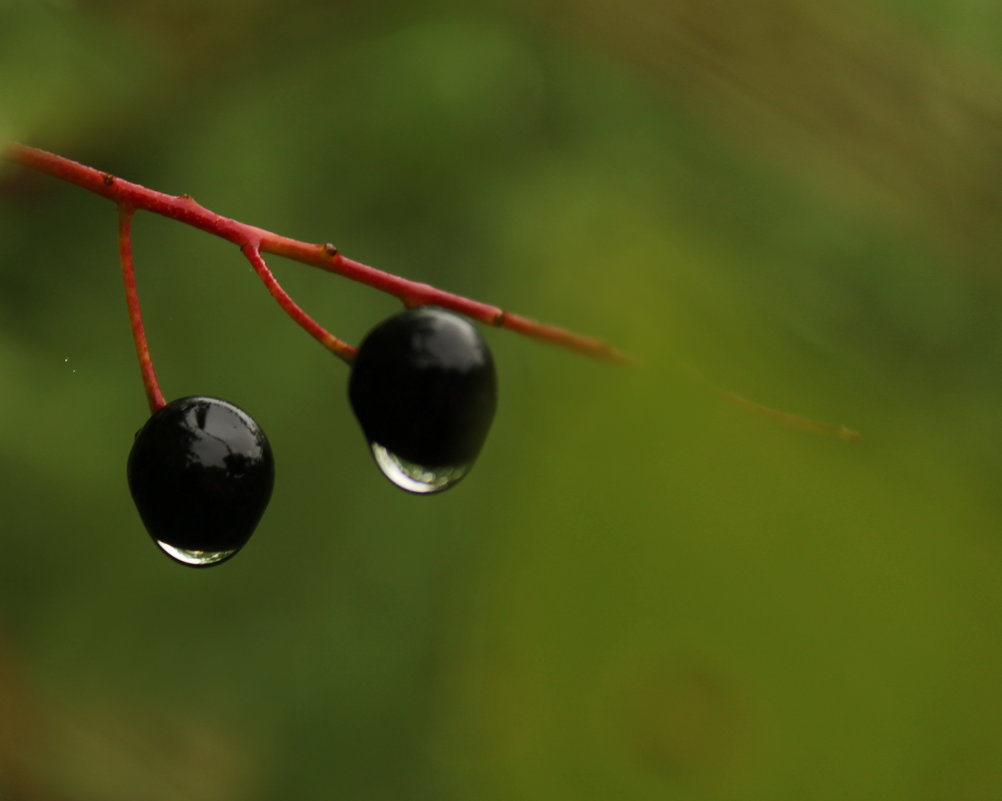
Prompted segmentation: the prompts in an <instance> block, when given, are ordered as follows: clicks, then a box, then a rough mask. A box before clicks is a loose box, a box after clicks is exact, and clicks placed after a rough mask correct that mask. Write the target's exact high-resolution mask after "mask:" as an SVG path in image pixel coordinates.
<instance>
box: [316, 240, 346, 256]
mask: <svg viewBox="0 0 1002 801" xmlns="http://www.w3.org/2000/svg"><path fill="white" fill-rule="evenodd" d="M320 249H321V250H322V251H323V252H324V253H326V254H327V255H328V256H330V257H331V258H332V259H333V258H335V257H336V256H340V255H341V254H340V252H339V251H338V249H337V248H336V247H334V246H333V245H332V244H331V243H330V242H325V243H324V244H323V245H321V246H320Z"/></svg>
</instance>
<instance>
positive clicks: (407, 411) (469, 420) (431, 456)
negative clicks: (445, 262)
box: [348, 306, 497, 492]
mask: <svg viewBox="0 0 1002 801" xmlns="http://www.w3.org/2000/svg"><path fill="white" fill-rule="evenodd" d="M348 394H349V399H350V401H351V407H352V409H353V410H354V412H355V416H356V417H357V418H358V421H359V423H360V424H361V426H362V431H363V433H364V434H365V436H366V438H367V439H368V440H369V442H370V444H371V445H372V446H373V452H374V453H376V454H377V462H380V457H379V452H380V449H385V451H388V452H389V453H390V454H391V455H392V456H393V457H395V459H396V461H397V462H399V461H400V460H402V461H403V462H404V463H405V464H406V469H407V470H408V471H410V472H411V473H412V474H413V475H417V473H414V472H413V471H414V470H417V471H423V472H421V475H425V474H427V475H438V474H441V475H446V473H447V471H449V470H454V471H455V472H454V473H452V474H451V475H452V476H453V477H452V478H450V479H448V480H444V481H442V482H440V483H438V484H427V483H426V482H425V484H421V485H419V486H417V487H415V486H408V485H406V484H405V483H402V482H399V481H398V482H396V483H398V484H400V486H403V487H404V488H405V489H410V490H411V491H414V492H429V491H436V490H438V489H444V488H445V487H446V486H450V485H451V484H453V483H455V481H456V480H458V478H459V477H461V476H462V475H464V474H465V472H466V469H468V467H469V466H470V465H471V464H472V463H473V461H474V460H475V459H476V458H477V455H478V454H479V453H480V449H481V448H482V447H483V444H484V440H485V439H486V438H487V431H488V429H489V428H490V425H491V420H492V419H493V418H494V410H495V408H496V406H497V378H496V375H495V372H494V360H493V358H492V357H491V353H490V350H489V349H488V347H487V344H486V343H485V342H484V340H483V339H482V338H481V336H480V334H479V333H477V330H476V328H474V327H473V325H472V324H471V323H470V322H469V321H468V320H466V319H465V318H463V317H459V316H457V315H455V314H452V313H450V312H447V311H445V310H443V309H439V308H435V307H429V306H422V307H418V308H415V309H410V310H408V311H405V312H401V313H400V314H397V315H395V316H393V317H391V318H389V319H388V320H386V321H384V322H383V323H381V324H380V325H378V326H377V327H376V328H374V329H373V330H372V331H370V332H369V334H368V335H367V336H366V337H365V339H364V340H363V341H362V344H361V345H360V346H359V349H358V354H357V355H356V357H355V363H354V365H353V367H352V371H351V380H350V382H349V384H348ZM408 463H409V464H408ZM380 466H381V467H384V465H383V463H382V462H380ZM442 471H446V472H442ZM384 472H387V471H386V469H385V467H384ZM387 475H388V476H389V475H390V474H389V473H387ZM390 477H391V479H392V476H390ZM422 481H423V479H422Z"/></svg>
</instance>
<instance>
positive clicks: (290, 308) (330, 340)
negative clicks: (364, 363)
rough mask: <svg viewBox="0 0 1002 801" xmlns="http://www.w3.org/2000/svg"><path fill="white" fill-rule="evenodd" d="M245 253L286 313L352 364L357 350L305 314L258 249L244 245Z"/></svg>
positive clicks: (318, 340)
mask: <svg viewBox="0 0 1002 801" xmlns="http://www.w3.org/2000/svg"><path fill="white" fill-rule="evenodd" d="M243 251H244V255H245V256H246V257H247V260H248V261H249V262H250V263H251V267H253V268H254V272H256V273H257V274H258V276H259V277H260V279H261V280H262V281H263V282H264V285H265V286H266V287H267V288H268V291H269V292H270V293H271V294H272V297H274V298H275V300H277V301H278V305H279V306H281V307H282V308H283V309H284V310H285V313H286V314H288V315H289V316H290V317H291V318H292V319H293V320H295V321H296V322H297V323H299V325H300V326H301V327H302V328H303V329H305V330H306V332H307V333H308V334H309V335H310V336H311V337H313V338H314V339H315V340H317V342H319V343H320V344H321V345H323V346H324V347H325V348H327V350H329V351H331V352H332V353H333V354H334V355H336V356H338V357H340V358H341V359H342V360H343V361H345V362H346V363H348V364H351V363H352V362H353V361H354V360H355V353H356V352H357V348H353V347H352V346H351V345H349V344H348V343H347V342H344V341H343V340H340V339H338V338H337V337H336V336H334V335H333V334H331V333H330V332H329V331H328V330H327V329H325V328H324V327H323V326H321V325H320V324H319V323H317V322H316V321H315V320H314V319H313V318H312V317H310V315H308V314H307V313H306V312H304V311H303V310H302V308H300V306H299V304H297V303H296V302H295V301H294V300H293V299H292V298H290V297H289V294H288V293H287V292H286V291H285V290H284V289H282V286H281V284H279V283H278V279H277V278H275V276H274V275H273V274H272V272H271V270H270V269H268V265H267V264H266V263H265V260H264V258H263V257H262V256H261V253H260V251H258V249H257V248H256V247H254V246H253V245H244V247H243Z"/></svg>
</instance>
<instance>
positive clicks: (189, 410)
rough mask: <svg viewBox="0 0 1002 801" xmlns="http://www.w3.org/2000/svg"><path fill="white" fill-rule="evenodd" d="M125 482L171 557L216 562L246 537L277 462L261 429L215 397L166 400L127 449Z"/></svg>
mask: <svg viewBox="0 0 1002 801" xmlns="http://www.w3.org/2000/svg"><path fill="white" fill-rule="evenodd" d="M128 476H129V489H130V491H131V492H132V499H133V500H134V501H135V503H136V508H137V509H138V510H139V516H140V517H141V518H142V520H143V524H144V525H145V526H146V530H147V531H148V532H149V533H150V536H151V537H153V539H154V540H155V541H156V542H157V544H158V545H160V547H161V548H163V549H164V550H165V551H166V552H167V553H168V554H170V555H171V556H173V557H174V558H175V559H178V560H179V561H182V562H184V563H185V564H190V565H194V566H204V565H210V564H218V563H219V562H221V561H223V560H224V559H226V558H228V557H230V556H232V555H233V554H234V553H236V552H237V551H238V550H239V549H240V548H241V547H242V546H243V545H244V544H245V543H246V542H247V540H248V539H249V538H250V535H251V534H252V533H253V531H254V528H255V527H256V526H257V524H258V521H259V520H260V519H261V515H262V514H264V510H265V507H266V506H267V505H268V500H269V499H270V497H271V490H272V486H273V485H274V481H275V467H274V461H273V459H272V454H271V446H270V445H269V444H268V439H267V437H265V435H264V432H263V431H262V430H261V428H260V427H259V426H258V425H257V423H255V422H254V420H253V419H252V418H251V417H250V416H249V415H248V414H247V413H246V412H244V411H243V410H241V409H238V408H237V407H236V406H234V405H233V404H231V403H227V402H226V401H224V400H219V399H218V398H207V397H189V398H179V399H178V400H174V401H171V402H170V403H168V404H167V405H166V406H164V407H163V408H162V409H160V410H158V411H157V412H155V413H154V414H153V416H152V417H150V419H149V420H148V421H147V422H146V425H144V426H143V427H142V428H141V429H140V430H139V432H138V433H137V434H136V440H135V442H134V443H133V445H132V451H131V452H130V453H129V465H128Z"/></svg>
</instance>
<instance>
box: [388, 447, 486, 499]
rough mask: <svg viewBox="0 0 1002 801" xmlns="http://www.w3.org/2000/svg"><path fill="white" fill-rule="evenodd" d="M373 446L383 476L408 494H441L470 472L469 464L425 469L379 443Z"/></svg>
mask: <svg viewBox="0 0 1002 801" xmlns="http://www.w3.org/2000/svg"><path fill="white" fill-rule="evenodd" d="M371 446H372V455H373V456H375V457H376V464H377V465H379V469H380V470H382V471H383V475H385V476H386V477H387V478H388V479H389V480H390V481H392V482H393V483H394V484H396V485H397V486H398V487H400V488H401V489H405V490H407V491H408V492H417V493H420V494H426V493H429V492H441V491H442V490H444V489H448V488H449V487H451V486H452V485H453V484H455V483H456V482H457V481H459V479H461V478H462V477H463V476H465V475H466V474H467V473H468V472H469V470H470V465H468V464H461V465H455V466H448V465H447V466H445V467H425V466H424V465H420V464H414V462H408V461H407V460H406V459H401V458H400V457H399V456H397V455H396V454H395V453H391V452H390V451H388V450H387V449H386V448H384V447H383V446H382V445H380V444H379V443H378V442H373V443H371Z"/></svg>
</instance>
